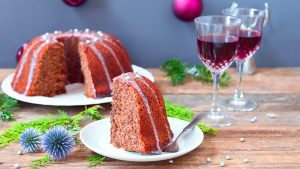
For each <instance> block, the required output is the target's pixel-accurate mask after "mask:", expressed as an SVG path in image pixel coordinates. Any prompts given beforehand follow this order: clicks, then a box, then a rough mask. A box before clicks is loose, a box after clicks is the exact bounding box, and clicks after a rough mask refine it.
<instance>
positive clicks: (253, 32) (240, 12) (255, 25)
mask: <svg viewBox="0 0 300 169" xmlns="http://www.w3.org/2000/svg"><path fill="white" fill-rule="evenodd" d="M222 12H223V14H224V15H227V16H235V17H238V18H240V19H241V28H240V33H239V37H240V38H239V47H238V50H237V53H236V59H235V62H236V67H237V73H238V77H239V80H238V84H237V89H236V90H235V92H234V95H233V97H231V98H229V99H226V100H223V101H222V103H221V106H222V107H223V108H225V109H227V110H233V111H252V110H254V109H256V107H257V102H255V101H254V100H248V99H246V98H245V97H244V95H243V92H242V90H241V82H242V77H243V66H244V62H245V60H246V59H248V58H250V57H252V56H253V55H254V53H255V52H256V51H257V50H258V49H259V46H260V42H261V35H262V29H263V22H264V18H265V13H264V11H262V10H258V9H252V8H234V9H232V8H229V9H224V10H223V11H222Z"/></svg>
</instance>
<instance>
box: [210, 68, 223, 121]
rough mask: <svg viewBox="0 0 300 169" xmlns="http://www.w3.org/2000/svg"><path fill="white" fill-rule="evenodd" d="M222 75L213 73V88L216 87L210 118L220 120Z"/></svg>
mask: <svg viewBox="0 0 300 169" xmlns="http://www.w3.org/2000/svg"><path fill="white" fill-rule="evenodd" d="M221 75H222V73H212V77H213V87H214V94H213V98H212V105H211V109H210V116H211V118H213V119H214V118H218V116H219V115H220V105H219V81H220V77H221Z"/></svg>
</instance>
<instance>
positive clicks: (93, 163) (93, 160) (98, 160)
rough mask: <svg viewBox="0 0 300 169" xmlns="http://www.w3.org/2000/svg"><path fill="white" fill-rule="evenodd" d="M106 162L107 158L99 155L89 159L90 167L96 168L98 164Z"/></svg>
mask: <svg viewBox="0 0 300 169" xmlns="http://www.w3.org/2000/svg"><path fill="white" fill-rule="evenodd" d="M104 160H105V157H104V156H102V155H100V154H98V155H93V156H90V157H88V158H87V161H88V162H89V167H94V166H96V165H98V164H101V163H102V162H103V161H104Z"/></svg>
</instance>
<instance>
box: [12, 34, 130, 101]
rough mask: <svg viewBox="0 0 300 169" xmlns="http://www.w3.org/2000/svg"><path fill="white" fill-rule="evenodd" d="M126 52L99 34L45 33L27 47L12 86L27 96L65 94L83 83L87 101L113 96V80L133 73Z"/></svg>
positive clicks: (120, 45)
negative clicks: (73, 86)
mask: <svg viewBox="0 0 300 169" xmlns="http://www.w3.org/2000/svg"><path fill="white" fill-rule="evenodd" d="M132 71H133V70H132V67H131V62H130V59H129V56H128V53H127V51H126V50H125V48H124V46H123V45H122V44H121V43H120V41H119V40H118V39H116V38H115V37H114V36H112V35H109V34H104V33H102V32H100V31H98V32H95V31H90V30H89V29H86V30H84V31H79V30H77V29H74V30H71V31H67V32H60V31H55V32H54V33H46V34H44V35H42V36H38V37H36V38H34V39H32V40H31V41H30V42H29V43H28V44H27V45H26V46H25V47H24V51H23V54H22V57H21V60H20V62H19V64H18V67H17V70H16V73H15V75H14V78H13V81H12V83H11V85H12V88H13V89H14V90H15V91H17V92H18V93H21V94H25V95H27V96H54V95H57V94H61V93H65V92H66V89H65V86H66V85H67V84H70V83H84V92H85V95H86V96H87V97H90V98H96V97H101V96H105V95H110V94H111V88H112V79H113V78H114V77H116V76H118V75H120V74H122V73H126V72H132Z"/></svg>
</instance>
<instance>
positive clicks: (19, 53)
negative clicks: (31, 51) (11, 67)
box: [16, 43, 27, 63]
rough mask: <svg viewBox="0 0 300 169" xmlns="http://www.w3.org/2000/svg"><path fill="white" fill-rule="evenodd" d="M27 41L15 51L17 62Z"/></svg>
mask: <svg viewBox="0 0 300 169" xmlns="http://www.w3.org/2000/svg"><path fill="white" fill-rule="evenodd" d="M26 44H27V43H24V44H23V45H22V46H20V47H19V49H18V51H17V54H16V61H17V63H19V61H20V60H21V57H22V54H23V51H24V47H25V45H26Z"/></svg>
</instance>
